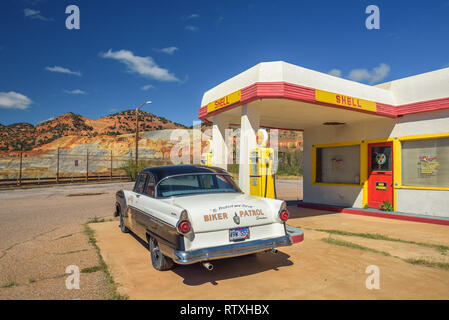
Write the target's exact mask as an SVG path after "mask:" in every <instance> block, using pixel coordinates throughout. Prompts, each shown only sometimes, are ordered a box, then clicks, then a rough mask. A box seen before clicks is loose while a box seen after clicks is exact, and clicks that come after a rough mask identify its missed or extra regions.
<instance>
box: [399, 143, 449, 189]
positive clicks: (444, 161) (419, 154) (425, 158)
mask: <svg viewBox="0 0 449 320" xmlns="http://www.w3.org/2000/svg"><path fill="white" fill-rule="evenodd" d="M401 164H402V185H404V186H418V187H446V188H447V187H449V138H438V139H423V140H410V141H403V142H402V159H401Z"/></svg>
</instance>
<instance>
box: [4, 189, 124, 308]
mask: <svg viewBox="0 0 449 320" xmlns="http://www.w3.org/2000/svg"><path fill="white" fill-rule="evenodd" d="M130 186H132V183H110V184H95V185H73V186H52V187H46V188H32V189H24V190H22V189H18V190H5V191H0V299H78V298H79V299H104V298H108V296H109V293H110V288H109V286H108V282H107V279H106V276H105V275H104V273H103V272H102V271H97V272H92V273H81V274H80V289H79V290H68V289H67V288H66V286H65V281H66V278H67V277H68V276H69V274H66V273H65V270H66V267H67V266H69V265H76V266H78V267H79V269H80V270H82V269H83V268H88V267H94V266H97V265H99V263H100V262H99V259H98V256H97V253H96V250H95V248H94V247H93V246H92V245H91V244H89V242H88V238H87V236H86V235H85V234H84V232H83V231H84V227H83V224H84V223H86V222H87V221H88V220H89V219H92V218H94V217H98V218H102V217H105V218H112V213H113V212H114V202H115V200H114V199H115V192H116V191H117V190H119V189H122V188H124V187H125V188H129V187H130ZM77 194H85V195H79V196H71V195H77ZM90 194H92V195H90Z"/></svg>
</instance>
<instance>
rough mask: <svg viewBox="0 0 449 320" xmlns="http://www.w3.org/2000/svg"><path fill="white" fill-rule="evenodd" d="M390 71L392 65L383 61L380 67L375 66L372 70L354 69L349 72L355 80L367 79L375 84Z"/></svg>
mask: <svg viewBox="0 0 449 320" xmlns="http://www.w3.org/2000/svg"><path fill="white" fill-rule="evenodd" d="M389 72H390V66H389V65H387V64H385V63H381V64H379V66H378V67H375V68H373V70H371V71H368V70H367V69H353V70H351V71H350V72H349V75H348V78H349V79H351V80H353V81H359V82H365V81H366V82H368V83H369V84H374V83H376V82H379V81H382V80H383V79H385V78H386V77H387V76H388V73H389Z"/></svg>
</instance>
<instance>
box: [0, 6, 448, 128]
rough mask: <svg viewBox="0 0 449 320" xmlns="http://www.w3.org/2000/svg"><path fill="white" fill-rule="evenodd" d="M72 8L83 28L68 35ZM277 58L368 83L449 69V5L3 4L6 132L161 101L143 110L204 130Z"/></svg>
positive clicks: (1, 98)
mask: <svg viewBox="0 0 449 320" xmlns="http://www.w3.org/2000/svg"><path fill="white" fill-rule="evenodd" d="M71 4H75V5H77V6H78V7H79V9H80V27H81V28H80V30H67V29H66V27H65V21H66V18H67V17H68V15H67V14H66V13H65V9H66V7H67V6H68V5H71ZM370 4H375V5H377V6H378V7H379V9H380V30H368V29H366V27H365V19H366V17H367V16H368V15H367V14H366V13H365V8H366V7H367V6H368V5H370ZM277 60H283V61H286V62H289V63H293V64H296V65H300V66H303V67H306V68H310V69H314V70H317V71H321V72H326V73H327V72H332V73H334V74H336V75H339V76H341V77H344V78H350V79H354V80H357V81H360V82H364V83H367V84H375V83H380V82H385V81H390V80H394V79H398V78H403V77H407V76H411V75H414V74H419V73H423V72H427V71H432V70H435V69H440V68H442V67H447V66H449V0H442V1H402V0H394V1H393V0H388V1H377V0H374V1H360V0H359V1H356V0H354V1H350V0H346V1H321V0H314V1H262V0H258V1H243V0H242V1H220V2H218V1H211V0H209V1H181V0H179V1H170V0H165V1H144V0H128V1H119V0H115V1H101V0H96V1H92V0H88V1H87V0H84V1H76V0H71V1H62V0H2V1H1V2H0V123H1V124H3V125H7V124H11V123H15V122H29V123H32V124H34V125H36V124H38V123H39V122H41V121H44V120H47V119H49V118H52V117H55V116H58V115H60V114H62V113H65V112H69V111H70V112H74V113H77V114H81V115H83V116H86V117H89V118H92V119H97V118H99V117H102V116H105V115H108V114H110V113H114V112H118V111H122V110H126V109H130V108H134V107H136V106H138V105H140V104H142V103H143V102H144V101H146V100H152V101H153V104H152V105H149V106H145V107H144V109H143V110H146V111H148V112H152V113H154V114H156V115H159V116H163V117H166V118H168V119H170V120H173V121H176V122H180V123H183V124H185V125H192V121H193V120H196V119H197V115H198V109H199V107H200V104H201V98H202V95H203V93H204V92H205V91H206V90H208V89H210V88H212V87H214V86H215V85H217V84H219V83H221V82H222V81H224V80H226V79H228V78H230V77H232V76H234V75H236V74H238V73H240V72H242V71H244V70H246V69H248V68H250V67H252V66H253V65H255V64H257V63H259V62H264V61H277Z"/></svg>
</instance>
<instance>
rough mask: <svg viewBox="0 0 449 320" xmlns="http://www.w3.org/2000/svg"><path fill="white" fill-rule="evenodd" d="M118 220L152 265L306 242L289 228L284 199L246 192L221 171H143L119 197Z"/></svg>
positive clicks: (208, 265)
mask: <svg viewBox="0 0 449 320" xmlns="http://www.w3.org/2000/svg"><path fill="white" fill-rule="evenodd" d="M115 216H119V217H120V228H121V231H122V232H125V233H126V232H129V231H132V232H133V233H134V234H135V235H137V236H138V237H140V238H141V239H142V240H144V241H146V242H147V243H148V245H149V249H150V253H151V260H152V264H153V266H154V268H155V269H157V270H168V269H170V268H172V267H173V265H174V263H177V264H192V263H196V262H201V263H203V266H204V267H206V268H207V269H208V270H212V268H213V265H212V263H211V262H210V261H211V260H215V259H221V258H229V257H235V256H242V255H247V254H253V253H257V252H260V251H272V252H276V249H275V248H277V247H281V246H289V245H292V244H293V243H294V242H299V241H301V240H302V237H303V234H302V231H301V230H300V229H296V228H291V227H289V226H286V224H285V222H286V221H287V219H288V218H289V212H288V211H287V206H286V203H285V202H284V201H281V200H275V199H267V198H261V197H254V196H250V195H246V194H244V193H242V192H241V191H240V189H239V187H238V186H237V185H236V184H235V182H234V181H233V179H232V176H231V175H230V174H229V173H228V172H226V171H225V170H223V169H221V168H215V167H208V166H201V165H173V166H163V167H154V168H147V169H144V170H142V171H141V172H140V173H139V175H138V177H137V180H136V183H135V185H134V189H133V190H120V191H118V192H117V193H116V211H115Z"/></svg>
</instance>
